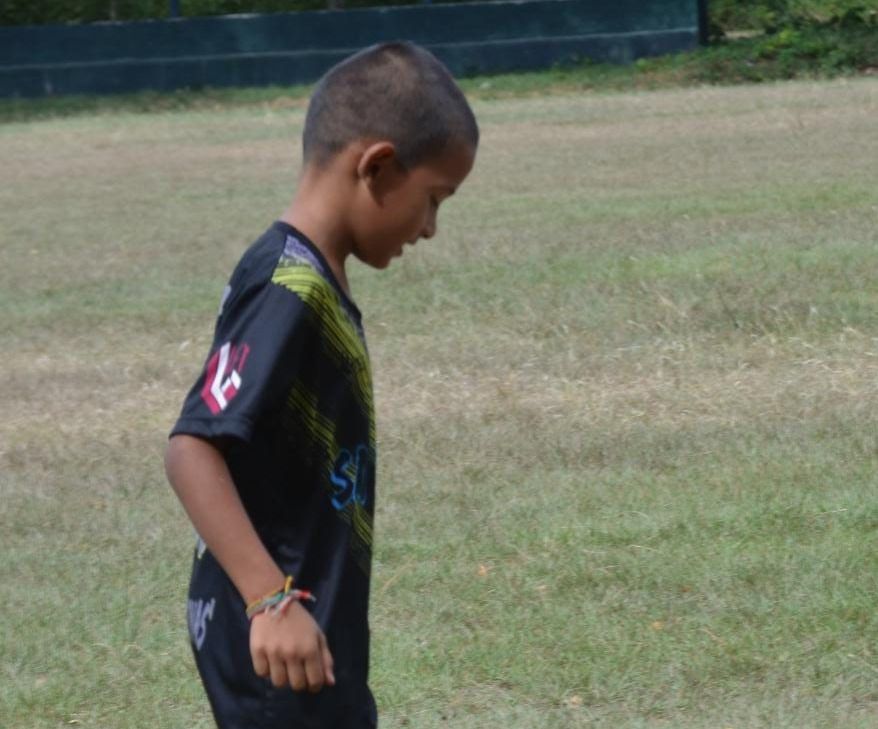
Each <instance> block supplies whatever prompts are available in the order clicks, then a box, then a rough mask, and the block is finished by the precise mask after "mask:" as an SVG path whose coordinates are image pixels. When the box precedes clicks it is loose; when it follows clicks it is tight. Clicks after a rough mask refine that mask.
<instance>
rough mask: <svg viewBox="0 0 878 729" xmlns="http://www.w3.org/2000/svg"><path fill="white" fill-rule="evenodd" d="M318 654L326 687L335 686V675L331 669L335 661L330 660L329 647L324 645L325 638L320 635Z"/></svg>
mask: <svg viewBox="0 0 878 729" xmlns="http://www.w3.org/2000/svg"><path fill="white" fill-rule="evenodd" d="M320 653H321V655H322V656H323V676H324V679H325V680H326V685H327V686H335V673H334V672H333V670H332V669H333V667H334V665H335V661H333V660H332V653H330V652H329V645H327V643H326V636H325V635H323V633H321V634H320Z"/></svg>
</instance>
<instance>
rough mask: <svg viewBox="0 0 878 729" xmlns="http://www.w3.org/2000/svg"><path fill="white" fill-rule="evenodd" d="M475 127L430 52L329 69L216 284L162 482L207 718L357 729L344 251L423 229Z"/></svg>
mask: <svg viewBox="0 0 878 729" xmlns="http://www.w3.org/2000/svg"><path fill="white" fill-rule="evenodd" d="M477 145H478V127H477V125H476V121H475V118H474V116H473V114H472V111H471V109H470V107H469V105H468V104H467V102H466V99H465V98H464V96H463V94H462V93H461V91H460V89H459V88H458V87H457V85H456V84H455V83H454V80H453V79H452V77H451V75H450V74H449V73H448V71H447V70H446V69H445V67H444V66H443V65H442V64H441V63H440V62H439V61H438V60H436V58H434V57H433V56H432V55H431V54H430V53H429V52H427V51H425V50H424V49H422V48H419V47H417V46H414V45H412V44H408V43H393V44H387V45H383V46H376V47H373V48H369V49H366V50H365V51H362V52H360V53H358V54H356V55H355V56H352V57H351V58H349V59H347V60H346V61H344V62H342V63H341V64H339V65H338V66H336V67H335V68H333V69H331V70H330V71H329V72H328V73H327V74H326V76H324V78H323V79H322V80H321V81H320V83H319V84H318V86H317V88H316V90H315V91H314V94H313V96H312V98H311V102H310V105H309V108H308V113H307V117H306V121H305V129H304V134H303V149H304V169H303V172H302V177H301V181H300V185H299V188H298V190H297V192H296V195H295V197H294V199H293V201H292V203H291V204H290V206H289V207H288V208H287V210H286V211H285V212H284V214H283V216H282V217H281V219H280V220H279V221H278V222H276V223H274V225H272V226H271V227H270V228H269V229H268V231H267V232H266V233H265V234H263V235H262V237H261V238H259V240H257V241H256V243H255V244H254V245H253V246H252V247H251V248H250V249H249V250H248V251H247V252H246V253H245V254H244V256H243V258H242V259H241V261H240V262H239V263H238V266H237V267H236V269H235V271H234V273H233V274H232V277H231V280H230V281H229V285H228V286H227V287H226V290H225V292H224V294H223V299H222V304H221V307H220V313H219V318H218V319H217V323H216V331H215V336H214V341H213V346H212V347H211V351H210V354H209V357H208V359H207V363H206V365H205V367H204V371H203V372H202V373H201V375H200V376H199V378H198V379H197V381H196V382H195V385H194V386H193V388H192V390H191V391H190V392H189V395H188V396H187V398H186V401H185V403H184V405H183V412H182V414H181V416H180V419H179V420H178V421H177V423H176V425H175V426H174V429H173V431H172V433H171V439H170V441H169V444H168V449H167V453H166V457H165V467H166V471H167V474H168V480H169V481H170V482H171V485H172V486H173V488H174V490H175V492H176V494H177V496H178V497H179V498H180V501H181V502H182V504H183V506H184V508H185V509H186V512H187V513H188V515H189V517H190V519H191V520H192V523H193V524H194V526H195V529H196V531H197V532H198V535H199V540H198V544H197V547H196V553H195V559H194V564H193V571H192V579H191V583H190V589H189V603H188V605H189V629H190V636H191V640H192V646H193V651H194V654H195V661H196V664H197V666H198V671H199V673H200V675H201V679H202V682H203V684H204V687H205V690H206V691H207V695H208V698H209V700H210V704H211V708H212V709H213V713H214V716H215V718H216V721H217V724H218V725H219V726H220V727H222V729H242V728H244V727H252V728H253V729H274V728H275V727H277V728H278V729H280V728H281V727H283V728H284V729H294V728H296V729H298V728H299V727H302V728H305V727H307V728H309V729H310V728H313V729H317V728H318V727H319V728H321V729H323V728H325V729H366V728H367V727H375V726H376V725H377V717H376V710H375V703H374V700H373V698H372V694H371V693H370V691H369V688H368V685H367V678H368V653H369V627H368V619H367V608H368V601H369V572H370V563H371V555H372V516H373V513H374V503H375V502H374V482H375V425H374V415H373V408H372V383H371V374H370V368H369V360H368V355H367V352H366V344H365V340H364V338H363V329H362V326H361V319H360V312H359V310H358V309H357V307H356V305H355V304H354V302H353V300H352V299H351V293H350V289H349V287H348V279H347V276H346V273H345V262H346V260H347V259H348V257H349V256H355V257H356V258H358V259H360V260H361V261H363V262H364V263H366V264H368V265H370V266H374V267H375V268H384V267H386V266H387V265H388V263H389V262H390V260H391V259H392V258H393V257H394V256H398V255H401V254H402V250H403V246H404V245H405V244H406V243H410V244H414V243H415V241H417V239H418V238H430V237H432V236H433V235H434V233H435V232H436V215H437V210H438V208H439V205H440V204H441V203H442V201H443V200H445V199H446V198H447V197H449V196H450V195H452V194H453V193H454V191H455V189H456V188H457V187H458V186H459V185H460V184H461V182H463V180H464V178H465V177H466V176H467V175H468V174H469V171H470V169H471V168H472V165H473V161H474V157H475V152H476V147H477Z"/></svg>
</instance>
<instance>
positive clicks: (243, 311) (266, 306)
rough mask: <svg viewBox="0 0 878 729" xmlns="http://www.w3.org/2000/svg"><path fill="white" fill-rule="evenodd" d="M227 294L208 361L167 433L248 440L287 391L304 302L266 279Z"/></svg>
mask: <svg viewBox="0 0 878 729" xmlns="http://www.w3.org/2000/svg"><path fill="white" fill-rule="evenodd" d="M235 294H236V292H234V291H233V292H232V294H231V295H230V296H229V297H228V299H227V301H226V302H225V304H224V306H223V310H222V312H221V313H220V316H219V318H218V320H217V327H216V334H215V336H214V342H213V346H212V349H211V352H210V354H209V355H208V358H207V362H206V363H205V365H204V368H203V369H202V372H201V374H200V375H199V377H198V379H197V380H196V381H195V384H194V385H193V387H192V389H191V390H190V391H189V394H188V395H187V396H186V400H185V402H184V403H183V410H182V413H181V414H180V418H179V419H178V420H177V422H176V424H175V425H174V427H173V429H172V430H171V435H172V436H173V435H179V434H184V433H185V434H189V435H195V436H200V437H203V438H208V439H212V438H219V437H224V436H232V437H234V438H240V439H242V440H245V441H247V440H249V439H250V436H251V434H252V432H253V429H254V426H255V424H256V422H257V421H258V419H259V418H260V417H261V416H262V415H264V414H265V413H267V412H269V411H271V410H273V409H275V408H276V407H277V406H278V405H279V404H280V402H281V400H282V398H284V397H285V395H286V393H287V392H288V391H289V388H290V386H291V383H292V382H293V379H294V377H295V375H296V370H297V364H298V363H300V362H301V361H302V356H303V355H304V349H305V347H306V339H307V337H306V336H305V329H306V326H305V317H306V307H305V306H304V304H303V303H302V301H301V299H299V297H298V296H296V295H295V294H294V293H292V292H290V291H289V290H287V289H285V288H284V287H282V286H278V285H277V284H275V283H272V282H271V281H270V280H266V281H265V282H264V283H262V284H260V285H258V286H256V287H253V288H250V289H248V290H245V291H243V292H241V293H240V294H239V295H235Z"/></svg>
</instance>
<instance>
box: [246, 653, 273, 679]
mask: <svg viewBox="0 0 878 729" xmlns="http://www.w3.org/2000/svg"><path fill="white" fill-rule="evenodd" d="M250 656H251V658H252V659H253V670H254V671H255V672H256V675H257V676H262V678H266V677H267V676H268V674H269V671H268V658H266V656H265V653H264V652H263V651H251V653H250Z"/></svg>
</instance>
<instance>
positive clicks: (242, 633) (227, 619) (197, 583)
mask: <svg viewBox="0 0 878 729" xmlns="http://www.w3.org/2000/svg"><path fill="white" fill-rule="evenodd" d="M198 551H201V550H198ZM188 617H189V636H190V639H191V641H192V651H193V653H194V654H195V663H196V665H197V666H198V673H199V674H200V675H201V681H202V683H203V684H204V689H205V691H206V692H207V697H208V699H209V700H210V707H211V709H212V710H213V715H214V718H215V719H216V723H217V726H218V727H219V728H220V729H376V727H377V725H378V719H377V712H376V709H375V701H374V699H373V698H372V694H371V692H370V691H369V688H368V686H366V685H358V686H351V685H345V683H346V682H345V681H344V680H343V678H342V674H343V670H342V671H339V670H338V668H339V667H338V666H336V671H335V673H336V680H337V684H336V685H335V686H332V687H326V688H324V689H323V690H322V691H320V692H319V693H316V694H311V693H308V692H295V691H293V690H292V689H291V688H290V687H288V686H287V687H284V688H280V689H279V688H275V687H274V686H273V685H272V684H271V682H270V681H269V680H268V679H267V678H261V677H260V676H257V675H256V672H255V671H254V670H253V661H252V659H251V657H250V622H249V620H248V619H247V616H246V614H245V612H244V605H243V602H242V601H241V597H240V595H239V594H238V591H237V590H236V589H235V587H234V585H233V584H232V583H231V581H230V580H229V578H228V577H227V576H226V574H225V572H224V571H223V570H222V568H221V567H220V566H219V564H218V563H217V562H216V560H215V559H214V558H213V557H212V556H211V554H210V552H206V551H205V552H203V554H202V555H201V556H199V554H198V552H197V553H196V556H195V561H194V564H193V566H192V579H191V582H190V584H189V601H188Z"/></svg>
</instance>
